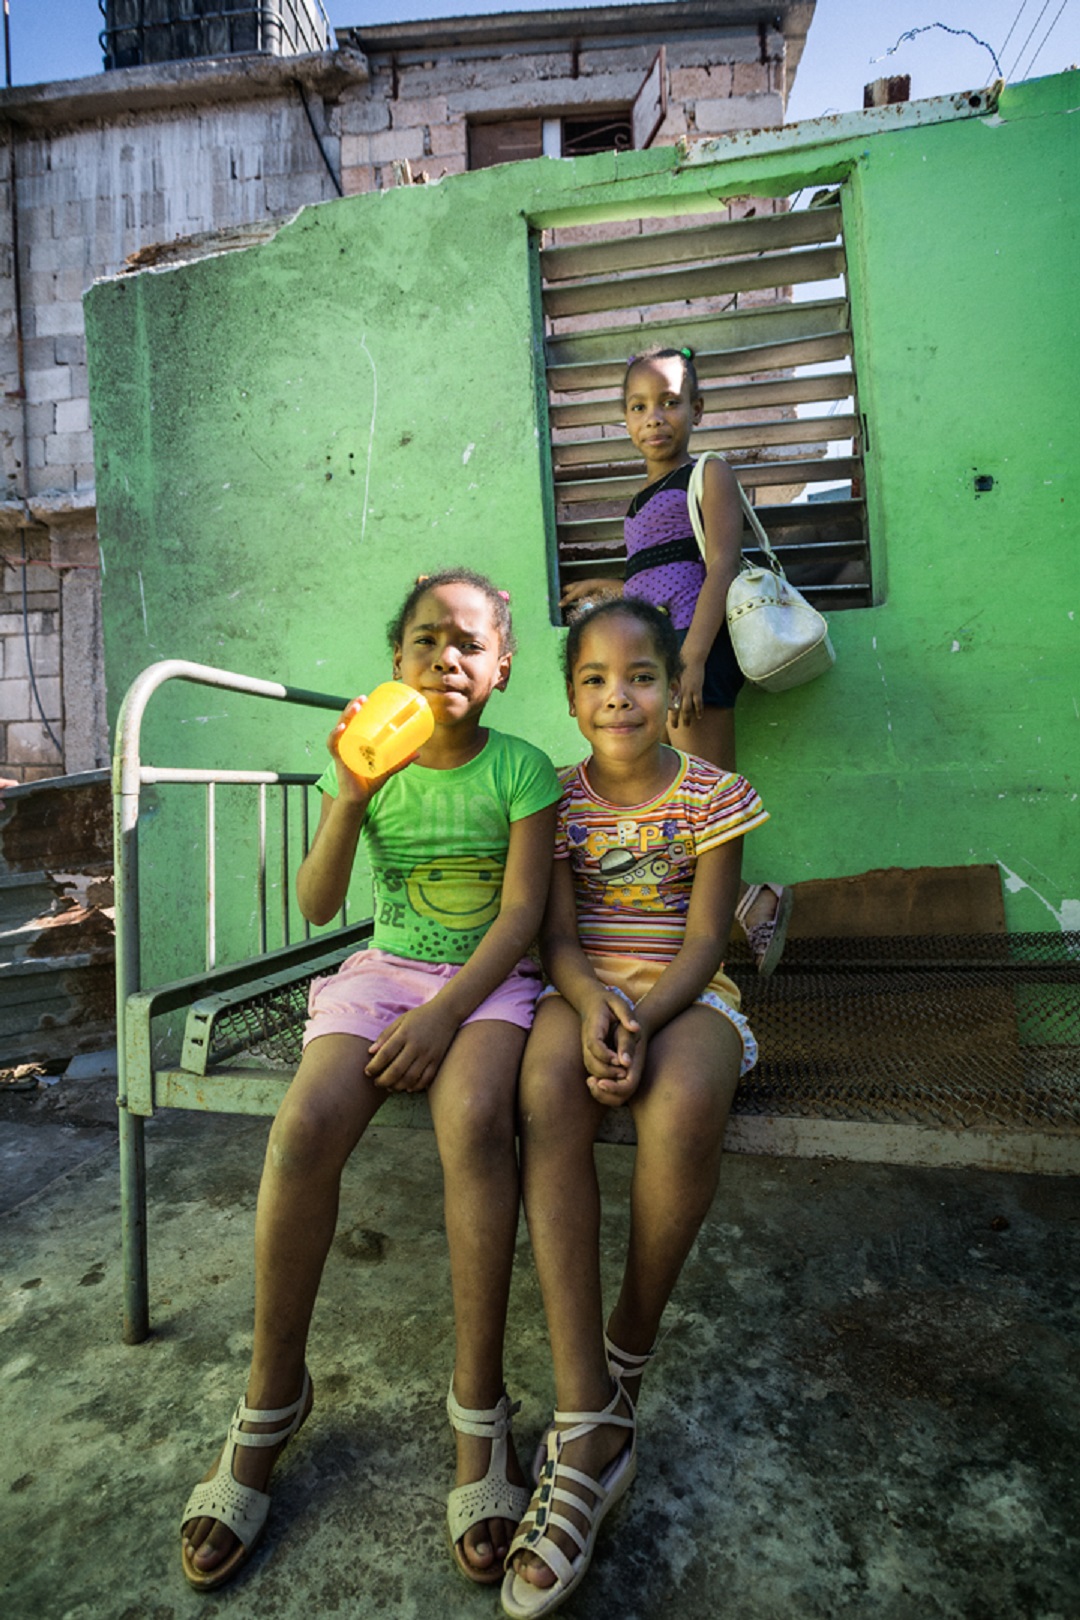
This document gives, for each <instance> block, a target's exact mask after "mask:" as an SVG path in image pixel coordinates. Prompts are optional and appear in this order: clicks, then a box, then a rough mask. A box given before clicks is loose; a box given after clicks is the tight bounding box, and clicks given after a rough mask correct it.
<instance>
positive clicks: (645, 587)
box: [623, 461, 705, 630]
mask: <svg viewBox="0 0 1080 1620" xmlns="http://www.w3.org/2000/svg"><path fill="white" fill-rule="evenodd" d="M693 470H694V464H693V462H690V461H688V462H687V463H686V466H685V467H677V468H676V469H675V471H674V472H673V473H668V474H667V476H666V477H664V478H660V479H658V480H657V481H656V483H654V484H647V485H646V486H645V488H644V489H642V490H639V491H638V493H637V494H636V495H635V496H634V498H633V500H632V501H631V502H630V506H629V509H628V511H627V514H626V520H625V523H624V524H623V535H624V537H625V540H626V586H625V594H626V595H627V596H638V597H640V598H641V599H642V600H643V601H645V602H651V603H652V604H653V606H654V607H659V608H663V609H664V610H665V612H667V613H668V614H669V615H670V616H671V622H672V624H673V625H674V626H675V628H676V630H687V629H689V626H690V621H691V619H692V618H693V617H694V608H695V607H696V606H697V599H698V595H699V593H700V591H701V587H702V585H704V583H705V564H704V562H703V561H702V559H701V552H700V551H699V550H698V543H697V541H696V540H695V539H694V530H693V528H692V526H691V523H690V507H689V504H688V502H687V498H686V491H687V486H688V484H689V483H690V474H691V473H692V472H693ZM650 553H653V554H654V555H650Z"/></svg>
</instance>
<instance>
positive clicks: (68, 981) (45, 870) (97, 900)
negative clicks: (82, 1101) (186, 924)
mask: <svg viewBox="0 0 1080 1620" xmlns="http://www.w3.org/2000/svg"><path fill="white" fill-rule="evenodd" d="M112 865H113V858H112V807H111V798H110V784H109V773H108V772H107V771H91V772H87V773H86V774H84V775H81V776H69V777H55V778H52V779H50V780H47V781H44V782H28V783H22V784H19V785H17V786H14V787H10V788H8V789H6V790H5V791H4V792H3V793H0V1065H9V1066H10V1065H14V1064H18V1063H26V1062H37V1063H43V1064H47V1065H49V1066H54V1065H57V1064H60V1063H63V1062H65V1061H66V1060H67V1059H69V1058H71V1057H74V1056H75V1054H76V1053H78V1052H93V1051H98V1050H101V1049H102V1048H104V1047H108V1046H111V1045H113V1044H114V1043H115V1039H116V1035H115V1024H116V1014H115V974H114V961H115V944H114V925H113V884H112Z"/></svg>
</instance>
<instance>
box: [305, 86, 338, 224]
mask: <svg viewBox="0 0 1080 1620" xmlns="http://www.w3.org/2000/svg"><path fill="white" fill-rule="evenodd" d="M293 83H294V84H295V85H296V88H297V90H298V91H299V94H300V100H301V102H302V104H303V108H304V111H305V112H306V113H307V121H308V123H309V124H310V125H311V133H312V135H314V137H315V145H316V146H317V147H318V148H319V151H320V153H321V154H322V160H323V162H324V163H325V165H326V172H327V174H328V175H329V176H330V178H331V180H332V181H333V182H334V190H335V191H336V192H337V194H338V196H339V197H344V195H345V189H344V187H343V186H342V184H341V180H340V177H339V176H338V175H337V173H336V172H335V170H334V165H333V164H332V163H331V162H330V156H329V153H328V152H327V150H326V147H325V146H324V145H323V139H322V136H321V135H320V134H319V131H318V129H317V128H316V126H315V119H314V117H313V115H312V111H311V108H310V106H309V105H308V98H307V96H306V95H305V93H304V86H303V84H302V83H301V81H300V80H299V79H294V80H293Z"/></svg>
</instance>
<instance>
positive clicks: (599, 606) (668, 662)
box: [562, 596, 683, 686]
mask: <svg viewBox="0 0 1080 1620" xmlns="http://www.w3.org/2000/svg"><path fill="white" fill-rule="evenodd" d="M617 614H621V615H622V617H623V618H626V619H637V621H638V623H639V624H643V625H644V626H645V628H646V630H648V632H649V634H650V635H651V637H652V640H653V645H654V646H655V648H656V651H657V652H658V653H659V654H660V661H661V663H662V664H663V666H664V670H665V672H666V674H667V678H668V680H669V681H674V680H677V679H678V677H679V676H680V675H681V674H682V671H683V659H682V653H681V652H680V650H679V637H678V634H677V633H676V630H675V626H674V625H673V624H672V622H671V619H670V618H669V617H668V615H667V614H666V613H664V612H663V611H662V609H660V608H658V607H653V605H652V603H651V602H643V601H642V600H641V598H640V597H638V596H612V597H608V598H607V600H606V601H603V602H597V603H596V604H595V605H593V606H590V607H587V608H584V609H583V610H582V611H581V612H580V613H575V614H574V616H573V618H572V619H571V620H570V628H569V630H568V631H567V636H566V640H565V642H564V643H563V651H562V665H563V675H564V676H565V678H566V684H567V686H573V684H574V670H575V669H576V667H577V662H578V659H579V658H580V656H581V638H582V636H583V635H584V634H585V631H586V630H588V629H589V628H590V626H592V625H594V624H596V623H597V621H598V620H603V619H612V618H614V617H615V616H616V615H617Z"/></svg>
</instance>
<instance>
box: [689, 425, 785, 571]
mask: <svg viewBox="0 0 1080 1620" xmlns="http://www.w3.org/2000/svg"><path fill="white" fill-rule="evenodd" d="M723 460H724V458H723V456H721V455H718V454H717V452H716V451H715V450H704V451H702V453H701V455H700V456H698V458H697V460H696V461H695V463H694V469H693V471H692V472H691V474H690V482H689V484H688V485H687V489H686V501H687V505H688V506H689V508H690V523H691V526H692V527H693V530H694V538H695V540H696V541H697V543H698V549H699V550H700V552H701V555H702V557H703V558H704V556H705V520H704V518H703V517H702V511H701V496H702V491H703V490H704V488H705V463H706V462H707V461H723ZM735 487H736V489H737V490H738V491H739V501H740V504H741V505H742V509H743V514H744V516H745V517H746V520H747V522H748V523H749V525H750V527H751V529H753V531H754V536H755V538H756V540H757V543H758V545H759V546H760V547H761V550H762V551H763V552H764V553H765V556H766V557H767V558H768V562H769V567H770V568H771V569H772V571H773V573H774V574H776V575H777V576H778V577H779V578H780V579H786V577H787V576H786V574H785V573H784V568H783V564H782V563H781V561H780V559H779V557H778V556H777V555H776V552H775V551H774V550H773V548H772V546H771V545H770V544H769V537H768V535H767V534H766V533H765V529H764V527H763V525H762V522H761V519H760V518H759V517H758V515H757V513H756V512H755V511H754V508H753V506H752V504H751V502H750V500H749V498H748V496H747V493H746V491H745V489H743V487H742V485H741V484H740V483H739V480H738V478H736V479H735ZM742 566H743V568H750V567H752V566H753V565H752V564H751V563H748V562H747V560H746V558H745V557H744V558H743V559H742Z"/></svg>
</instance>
